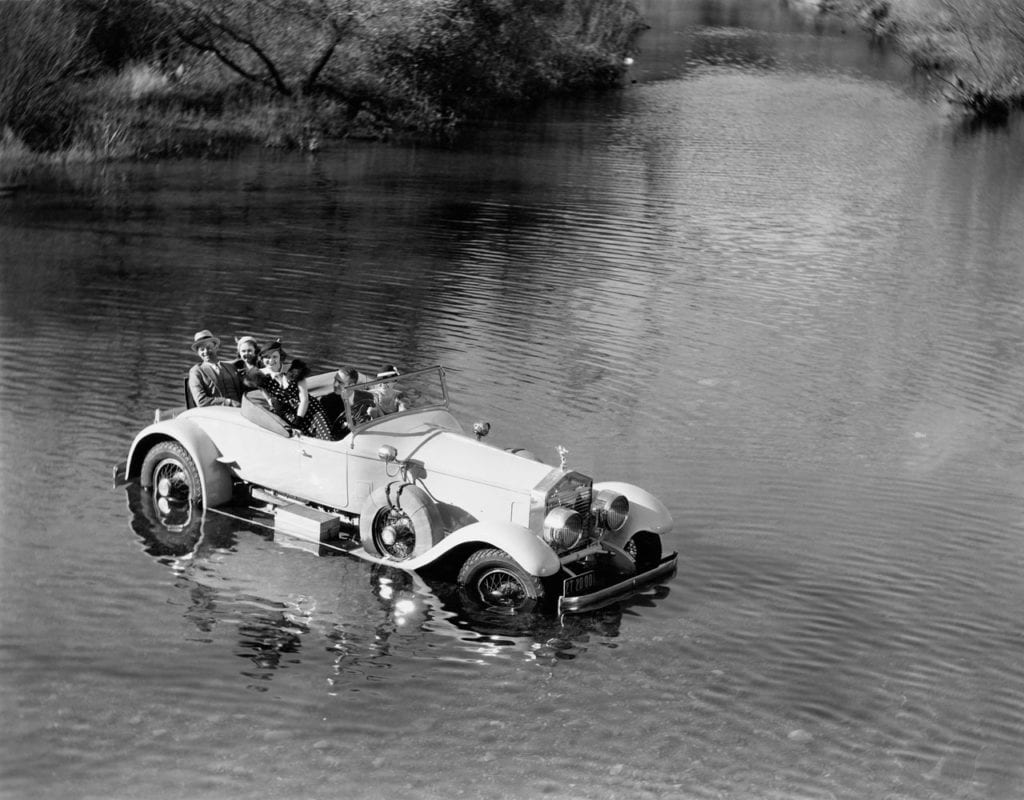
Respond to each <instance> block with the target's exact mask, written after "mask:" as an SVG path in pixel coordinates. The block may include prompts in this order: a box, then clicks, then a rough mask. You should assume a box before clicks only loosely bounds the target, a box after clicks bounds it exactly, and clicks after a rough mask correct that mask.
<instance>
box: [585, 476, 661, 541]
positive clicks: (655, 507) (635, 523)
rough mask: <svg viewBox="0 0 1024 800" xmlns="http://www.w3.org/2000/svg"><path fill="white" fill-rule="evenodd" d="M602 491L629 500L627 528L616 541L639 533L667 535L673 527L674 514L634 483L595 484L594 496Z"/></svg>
mask: <svg viewBox="0 0 1024 800" xmlns="http://www.w3.org/2000/svg"><path fill="white" fill-rule="evenodd" d="M602 489H610V490H611V491H614V492H618V493H619V494H623V495H625V496H626V499H627V500H629V518H628V519H627V520H626V525H625V527H624V528H623V529H622V530H621V531H618V532H616V535H615V538H616V539H619V538H621V539H623V540H625V539H626V538H628V537H629V536H631V535H633V534H634V533H636V532H637V531H650V532H651V533H658V534H666V533H669V532H671V530H672V526H673V520H672V514H670V513H669V510H668V509H667V508H666V507H665V504H664V503H662V502H661V501H660V500H659V499H658V498H657V497H655V496H654V495H653V494H651V493H650V492H648V491H647V490H646V489H641V488H640V487H639V486H635V485H634V484H632V483H620V482H618V481H605V482H601V483H595V484H594V494H595V495H597V493H598V492H599V491H601V490H602Z"/></svg>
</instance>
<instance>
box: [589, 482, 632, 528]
mask: <svg viewBox="0 0 1024 800" xmlns="http://www.w3.org/2000/svg"><path fill="white" fill-rule="evenodd" d="M594 515H595V516H596V517H597V524H598V525H599V526H600V527H602V528H607V529H608V530H610V531H612V532H613V533H614V532H615V531H619V530H622V526H623V525H625V524H626V520H627V519H629V500H628V499H627V498H626V496H625V495H624V494H619V493H618V492H614V491H612V490H611V489H602V490H601V491H600V492H598V493H597V497H595V498H594Z"/></svg>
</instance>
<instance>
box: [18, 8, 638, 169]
mask: <svg viewBox="0 0 1024 800" xmlns="http://www.w3.org/2000/svg"><path fill="white" fill-rule="evenodd" d="M257 12H258V13H257ZM0 17H2V18H4V19H5V27H4V29H3V30H2V31H0V184H2V183H5V182H11V181H12V180H17V175H18V174H19V173H22V172H24V171H25V170H28V169H31V168H33V167H34V166H37V165H38V164H40V163H44V164H45V163H54V162H67V161H83V160H86V161H88V160H116V159H132V158H134V159H140V158H142V159H144V158H166V157H175V156H194V155H201V156H210V157H218V156H222V155H227V154H230V153H232V152H237V150H238V149H239V148H241V147H245V146H250V145H253V144H255V145H259V146H265V147H276V148H287V149H298V150H307V151H316V150H319V149H321V148H323V147H324V146H326V145H327V144H328V143H329V142H332V141H337V140H341V139H345V138H373V139H394V138H412V139H423V140H433V141H437V140H444V139H446V138H450V137H452V136H455V135H456V134H457V132H458V131H459V130H460V128H461V127H462V126H463V125H464V124H465V123H466V122H467V121H468V120H472V119H474V118H477V117H480V116H486V115H490V114H494V113H501V111H502V110H509V111H512V110H515V109H520V108H522V107H524V106H528V105H530V104H533V103H535V102H537V101H539V100H541V99H543V98H546V97H550V96H553V95H557V94H560V93H568V92H581V91H589V90H595V89H597V90H599V89H603V88H607V87H610V86H615V85H618V84H619V83H620V81H621V79H622V76H623V74H624V71H625V64H624V61H625V58H626V57H627V55H628V53H629V52H630V51H631V48H632V47H633V43H634V40H635V38H636V36H637V34H638V33H639V32H640V31H641V30H642V27H643V25H642V21H641V20H640V17H639V14H638V13H637V11H636V10H635V9H634V8H633V7H632V5H630V4H629V3H628V2H626V1H625V0H566V2H564V3H559V4H551V3H540V2H524V3H517V4H508V3H505V2H501V1H500V0H439V1H438V2H434V3H422V2H418V1H417V0H389V2H387V3H382V2H380V0H353V2H351V3H347V4H335V3H322V2H314V1H313V0H310V1H309V2H303V0H295V2H293V3H290V4H281V5H273V6H270V5H267V4H262V3H255V4H254V3H253V2H250V0H233V2H230V3H222V4H215V5H214V7H212V8H207V6H206V5H205V4H199V3H191V2H187V1H186V0H167V2H150V0H111V1H110V2H106V3H102V4H95V3H91V2H88V0H56V2H54V3H45V4H44V3H23V2H20V1H19V0H0Z"/></svg>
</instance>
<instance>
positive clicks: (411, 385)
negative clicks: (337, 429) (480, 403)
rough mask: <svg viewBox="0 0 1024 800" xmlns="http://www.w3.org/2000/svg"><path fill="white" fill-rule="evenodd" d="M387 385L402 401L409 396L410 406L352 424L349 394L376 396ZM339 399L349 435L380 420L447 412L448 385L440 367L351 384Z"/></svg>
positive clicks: (352, 414)
mask: <svg viewBox="0 0 1024 800" xmlns="http://www.w3.org/2000/svg"><path fill="white" fill-rule="evenodd" d="M387 384H392V385H393V386H394V387H396V388H397V390H398V391H399V393H400V394H402V395H404V396H406V397H410V396H412V397H413V402H411V403H410V404H408V405H407V406H406V407H405V408H404V409H402V408H400V409H399V410H397V411H393V412H391V413H388V414H384V415H383V416H380V417H376V418H367V419H364V420H363V421H361V422H356V420H355V415H354V413H353V409H352V403H351V402H350V399H351V397H352V395H353V393H354V392H356V391H362V392H368V393H370V394H377V392H379V389H380V387H383V386H385V385H387ZM424 389H429V390H430V391H429V392H424V391H423V390H424ZM375 390H376V391H375ZM424 396H426V397H427V399H426V401H424V400H423V398H424ZM341 398H342V400H343V402H344V403H345V419H346V420H347V422H348V429H349V430H350V431H352V432H353V433H355V432H357V431H360V430H363V429H365V428H367V427H369V426H370V425H374V424H376V423H378V422H380V421H381V420H384V419H394V418H396V417H402V416H407V415H409V414H415V413H417V412H421V411H424V410H428V409H444V410H446V411H447V410H448V408H449V398H448V383H447V381H446V380H445V371H444V367H442V366H440V365H438V366H433V367H426V368H424V369H416V370H411V371H409V372H402V373H400V374H398V375H390V376H388V377H386V378H374V379H373V380H371V381H364V382H363V383H355V384H352V385H351V386H349V387H348V391H346V392H344V393H343V394H342V396H341Z"/></svg>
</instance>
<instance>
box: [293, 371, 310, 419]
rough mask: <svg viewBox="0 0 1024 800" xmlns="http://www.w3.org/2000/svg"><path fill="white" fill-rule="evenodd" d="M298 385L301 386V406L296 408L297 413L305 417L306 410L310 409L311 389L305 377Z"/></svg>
mask: <svg viewBox="0 0 1024 800" xmlns="http://www.w3.org/2000/svg"><path fill="white" fill-rule="evenodd" d="M296 385H297V386H298V387H299V407H298V408H297V409H295V413H296V415H298V416H300V417H302V418H303V419H305V417H306V411H308V410H309V389H308V388H307V387H306V379H305V378H303V379H302V380H301V381H299V382H298V383H297V384H296Z"/></svg>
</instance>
